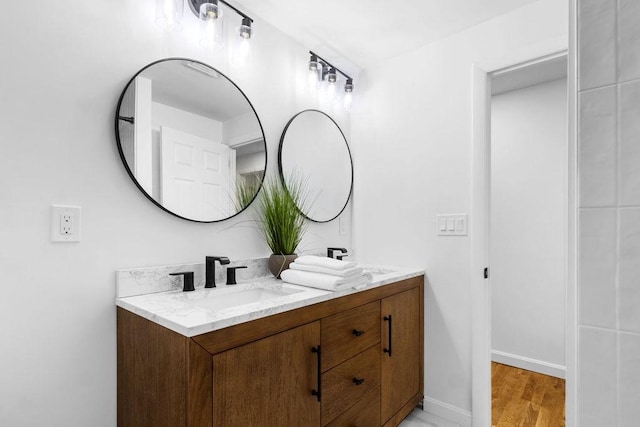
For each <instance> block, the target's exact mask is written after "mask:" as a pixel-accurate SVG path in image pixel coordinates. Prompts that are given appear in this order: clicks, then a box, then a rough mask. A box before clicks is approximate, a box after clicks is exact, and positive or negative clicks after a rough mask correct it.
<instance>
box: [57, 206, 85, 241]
mask: <svg viewBox="0 0 640 427" xmlns="http://www.w3.org/2000/svg"><path fill="white" fill-rule="evenodd" d="M51 241H52V242H79V241H80V206H60V205H52V206H51Z"/></svg>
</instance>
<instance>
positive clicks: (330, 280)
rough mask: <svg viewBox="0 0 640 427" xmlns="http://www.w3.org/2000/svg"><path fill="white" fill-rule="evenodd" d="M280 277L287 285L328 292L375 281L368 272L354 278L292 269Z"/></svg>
mask: <svg viewBox="0 0 640 427" xmlns="http://www.w3.org/2000/svg"><path fill="white" fill-rule="evenodd" d="M280 277H281V278H282V280H283V281H285V282H287V283H293V284H294V285H302V286H310V287H312V288H318V289H324V290H326V291H342V290H344V289H350V288H353V287H356V286H365V285H368V284H369V283H370V282H371V280H372V279H373V276H372V275H371V273H368V272H365V273H363V274H361V275H358V276H354V277H340V276H333V275H330V274H322V273H313V272H311V271H301V270H292V269H288V270H285V271H283V272H282V274H281V275H280Z"/></svg>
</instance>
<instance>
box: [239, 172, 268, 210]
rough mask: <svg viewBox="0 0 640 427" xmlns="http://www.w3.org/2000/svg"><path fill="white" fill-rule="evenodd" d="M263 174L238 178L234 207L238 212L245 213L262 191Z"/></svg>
mask: <svg viewBox="0 0 640 427" xmlns="http://www.w3.org/2000/svg"><path fill="white" fill-rule="evenodd" d="M261 182H262V173H257V172H256V173H254V174H251V175H249V176H238V178H237V180H236V192H235V198H234V200H233V205H234V206H235V208H236V211H237V212H241V211H243V210H244V209H245V208H246V207H247V206H249V205H250V204H251V202H252V201H253V199H254V197H256V194H258V191H259V190H260V184H261Z"/></svg>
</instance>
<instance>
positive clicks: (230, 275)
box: [227, 265, 247, 285]
mask: <svg viewBox="0 0 640 427" xmlns="http://www.w3.org/2000/svg"><path fill="white" fill-rule="evenodd" d="M241 268H247V266H246V265H238V266H236V267H227V285H235V284H236V270H238V269H241Z"/></svg>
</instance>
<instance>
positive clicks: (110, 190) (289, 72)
mask: <svg viewBox="0 0 640 427" xmlns="http://www.w3.org/2000/svg"><path fill="white" fill-rule="evenodd" d="M154 10H155V2H153V1H151V0H141V1H135V2H132V1H128V0H118V1H114V0H109V1H107V0H97V1H94V2H86V1H80V0H73V1H69V0H53V1H51V2H49V3H47V7H32V8H29V10H28V11H27V10H26V9H25V8H24V5H22V4H20V3H18V2H5V4H3V11H2V13H1V14H0V28H2V33H3V37H0V51H2V52H3V66H2V71H1V78H0V94H1V96H0V117H2V118H3V119H2V125H1V126H0V141H2V156H0V203H1V204H0V242H2V244H0V273H1V275H2V281H1V283H2V287H3V289H2V292H3V297H2V298H0V324H1V325H2V327H1V328H0V341H1V342H2V343H3V344H2V351H0V378H1V380H0V402H1V403H0V425H3V426H29V427H30V426H43V425H47V426H65V427H68V426H78V427H81V426H82V427H83V426H96V427H99V426H115V425H116V323H115V312H116V310H115V305H114V297H115V274H114V271H115V270H116V269H119V268H127V267H136V266H150V265H162V264H173V263H182V262H198V261H203V260H204V256H205V255H212V254H222V255H228V256H229V257H231V259H234V258H235V259H237V258H248V257H255V256H266V255H268V253H269V252H268V248H267V247H266V245H264V244H263V243H262V242H261V240H260V239H259V236H258V233H257V232H256V230H254V229H252V228H250V227H247V224H246V223H244V224H238V223H240V222H243V221H246V220H248V219H249V218H250V215H249V214H248V213H246V212H245V213H243V214H241V215H239V216H238V217H236V218H234V219H233V220H231V221H226V222H222V223H219V224H199V223H193V222H187V221H184V220H181V219H179V218H176V217H174V216H171V215H169V214H167V213H165V212H163V211H161V210H160V209H158V208H157V207H156V206H154V205H153V204H152V203H151V202H150V201H148V200H147V199H146V198H145V197H144V196H143V195H142V194H141V193H140V192H139V190H138V189H137V188H136V187H135V186H134V185H133V183H132V182H131V181H130V179H129V176H128V175H127V173H126V172H125V169H124V167H123V166H122V164H121V161H120V158H119V155H118V151H117V149H116V144H115V136H114V133H113V128H114V123H113V121H114V114H115V106H116V103H117V100H118V97H119V96H120V93H121V91H122V89H123V88H124V85H125V84H126V83H127V82H128V80H129V79H130V78H131V76H133V75H134V74H135V73H136V72H137V71H138V70H139V69H140V68H142V67H143V66H144V65H146V64H148V63H150V62H152V61H155V60H157V59H160V58H164V57H170V56H180V57H190V58H194V59H197V60H200V61H204V62H207V63H209V64H211V65H213V66H214V67H216V68H219V69H220V70H221V71H222V72H223V73H225V74H226V75H227V76H229V77H230V78H231V79H232V80H234V81H235V82H236V83H237V84H238V86H239V87H241V88H242V90H243V91H244V92H245V93H246V95H247V97H248V98H249V99H251V102H252V103H253V105H254V107H255V109H256V111H257V113H258V115H259V117H260V119H261V121H262V125H263V127H264V130H265V135H266V140H267V144H268V150H269V170H268V174H269V175H271V174H274V173H277V167H276V157H277V155H276V152H277V144H278V142H279V139H280V134H281V132H282V129H283V128H284V126H285V124H286V123H287V121H288V120H289V119H290V118H291V117H292V116H293V115H294V114H295V113H297V112H298V111H300V110H302V109H305V108H316V107H317V105H316V102H315V101H314V99H313V98H312V97H308V96H306V95H304V94H302V93H300V92H298V91H297V86H296V82H298V81H303V80H304V78H305V76H306V70H307V67H306V62H307V61H308V58H309V56H308V49H307V48H306V47H305V46H302V45H298V44H296V43H295V42H293V41H292V40H291V39H290V38H288V37H286V36H284V35H283V34H282V33H281V32H279V31H278V30H276V29H274V28H272V27H270V26H269V25H267V24H266V23H264V22H262V21H261V20H260V19H259V17H254V18H255V19H256V22H255V24H254V25H255V28H256V37H255V39H252V42H254V47H255V50H254V54H253V65H252V66H251V68H249V69H245V70H242V69H234V68H231V67H229V66H228V65H227V62H226V59H225V58H223V57H220V56H217V55H216V54H213V53H209V52H206V51H203V50H202V49H201V48H200V47H199V45H198V41H197V39H196V38H195V35H194V34H193V31H192V27H193V26H194V25H195V22H196V21H195V19H196V18H195V17H194V16H193V15H192V14H191V13H190V12H189V10H188V8H187V10H185V30H184V31H183V32H182V33H177V34H164V33H162V32H161V31H160V30H158V29H157V28H156V27H155V25H154V22H153V21H154ZM227 27H228V28H229V29H230V31H232V30H233V28H231V27H233V25H229V26H227ZM265 69H269V70H270V71H271V72H270V73H268V74H265V73H264V70H265ZM274 103H277V106H278V108H274ZM330 113H331V114H332V115H333V117H334V118H335V119H336V120H337V121H338V123H339V124H340V125H341V126H342V127H343V130H344V131H345V133H346V135H349V117H348V115H346V114H340V113H339V111H336V112H330ZM52 203H59V204H78V205H81V206H82V241H81V242H80V243H77V244H54V243H51V242H50V241H49V236H50V230H49V221H50V219H49V216H50V205H51V204H52ZM344 215H345V216H346V217H347V219H349V218H350V213H349V212H346V213H345V214H344ZM233 224H238V225H237V226H235V227H234V226H233ZM335 245H338V246H343V245H344V246H346V247H350V246H351V240H350V236H349V235H338V224H337V221H334V222H331V223H328V224H312V225H311V229H310V233H309V236H308V239H306V240H305V241H304V242H303V246H302V250H311V249H318V248H322V247H325V248H326V247H327V246H335Z"/></svg>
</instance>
